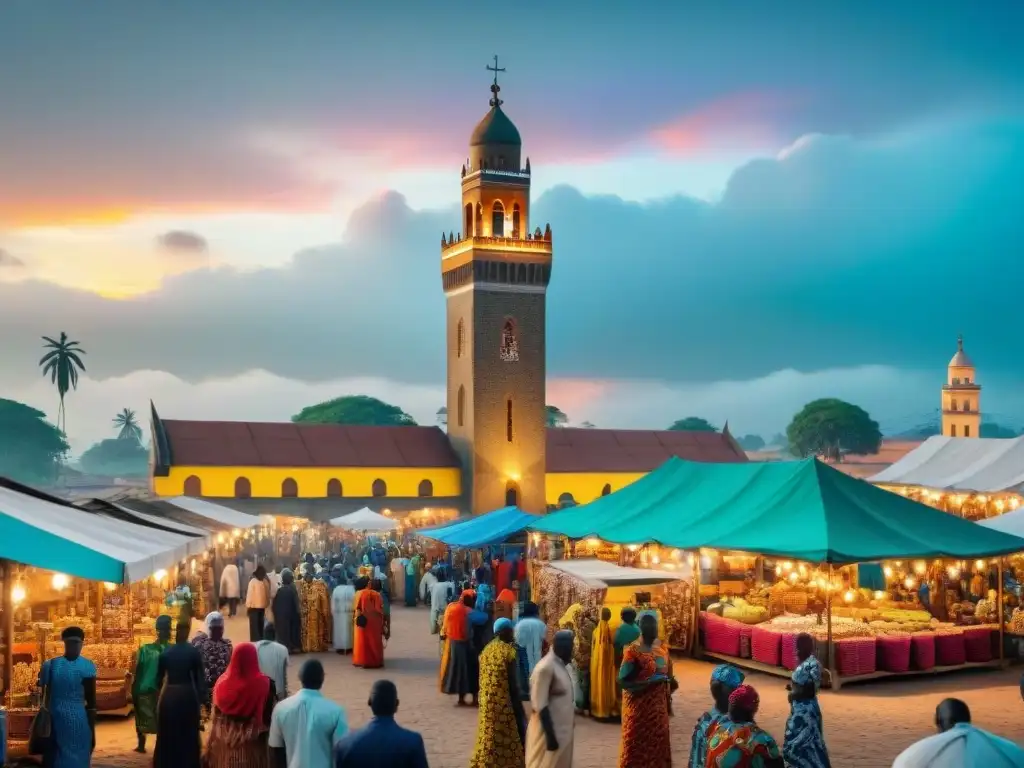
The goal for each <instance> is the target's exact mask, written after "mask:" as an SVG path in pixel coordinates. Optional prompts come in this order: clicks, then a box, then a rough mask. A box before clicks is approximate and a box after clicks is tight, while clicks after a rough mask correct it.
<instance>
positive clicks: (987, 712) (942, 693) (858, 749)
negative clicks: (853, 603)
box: [93, 607, 1024, 768]
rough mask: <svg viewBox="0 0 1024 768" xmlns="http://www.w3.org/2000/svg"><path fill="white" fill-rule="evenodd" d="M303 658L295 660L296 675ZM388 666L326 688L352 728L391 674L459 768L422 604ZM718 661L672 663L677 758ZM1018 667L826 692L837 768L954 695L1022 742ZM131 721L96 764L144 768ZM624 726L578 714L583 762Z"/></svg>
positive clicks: (353, 673)
mask: <svg viewBox="0 0 1024 768" xmlns="http://www.w3.org/2000/svg"><path fill="white" fill-rule="evenodd" d="M247 633H248V629H247V624H246V622H245V620H244V618H242V617H238V618H236V619H233V620H229V622H228V634H229V636H230V637H232V638H233V639H234V640H235V641H236V642H240V641H244V640H246V639H247ZM302 658H303V657H295V658H294V659H293V668H292V670H291V677H292V679H293V680H294V679H295V675H296V673H297V670H298V665H299V664H301V663H302ZM385 658H386V666H385V668H384V669H383V670H373V671H367V670H362V669H355V668H354V667H352V665H351V662H350V660H349V659H348V658H346V657H341V656H337V655H335V654H323V655H321V659H322V661H323V663H324V665H325V667H326V670H327V680H326V683H325V685H324V693H325V694H326V695H327V696H329V697H331V698H332V699H334V700H335V701H337V702H339V703H340V704H342V705H343V706H344V707H345V708H346V709H347V711H348V717H349V722H350V724H351V726H352V727H358V726H360V725H362V724H363V723H364V722H366V720H367V719H368V718H369V716H370V712H369V709H368V707H367V703H366V699H367V694H368V693H369V690H370V686H371V684H372V683H373V681H374V680H376V679H378V678H381V677H387V678H390V679H391V680H393V681H394V682H395V683H396V684H397V685H398V691H399V697H400V701H401V703H400V708H399V713H398V720H399V722H400V723H401V724H402V725H403V726H405V727H406V728H412V729H414V730H417V731H419V732H420V733H421V734H423V738H424V740H425V741H426V745H427V754H428V757H429V759H430V765H431V766H432V767H433V768H462V767H463V766H465V765H467V763H468V762H469V756H470V753H471V752H472V749H473V742H474V739H475V734H476V713H475V711H473V710H469V709H456V708H455V707H454V706H453V701H452V700H451V699H450V698H448V697H446V696H443V695H441V694H440V693H439V692H438V690H437V664H438V649H437V639H436V637H435V636H433V635H430V634H429V630H428V628H427V611H426V609H424V608H416V609H413V608H404V607H396V608H395V609H394V610H393V631H392V638H391V642H390V644H389V645H388V648H387V651H386V652H385ZM711 669H712V665H711V664H710V663H706V662H698V661H691V660H686V659H678V660H677V661H676V664H675V670H676V675H677V676H678V678H679V681H680V689H679V691H678V692H677V694H676V696H675V699H674V707H675V718H674V720H673V722H672V746H673V752H674V764H675V765H676V766H684V765H685V764H686V759H687V755H688V752H689V743H690V734H691V732H692V729H693V723H694V721H695V720H696V718H697V717H698V715H699V714H700V713H701V712H703V711H704V710H705V709H706V708H707V706H709V704H710V702H709V700H708V699H709V697H708V693H707V688H708V678H709V676H710V673H711ZM1019 676H1020V670H1019V669H1016V670H1013V669H1011V670H1007V671H1003V672H996V671H987V672H967V673H963V674H952V675H945V676H940V677H934V678H922V677H917V678H908V679H905V680H901V681H890V682H871V683H865V684H862V685H851V686H848V687H844V688H843V689H842V691H840V692H838V693H831V692H827V691H826V692H823V693H822V695H821V707H822V709H823V710H824V715H825V734H826V739H827V742H828V747H829V752H830V753H831V757H832V764H833V765H834V766H837V768H885V767H886V766H889V765H891V763H892V760H893V759H894V758H895V756H896V755H897V754H898V753H899V752H900V751H901V750H902V749H904V748H905V747H906V746H907V745H909V744H910V743H911V742H913V741H915V740H916V739H918V738H920V737H922V736H926V735H929V734H930V733H932V732H933V728H934V726H933V725H932V721H933V715H934V710H935V705H936V704H937V703H938V702H939V701H940V700H941V699H943V698H945V697H947V696H956V697H958V698H961V699H963V700H965V701H966V702H967V703H968V704H969V705H970V707H971V711H972V713H973V716H974V717H973V719H974V722H975V724H977V725H979V726H980V727H982V728H986V729H988V730H991V731H994V732H996V733H998V734H1000V735H1002V736H1005V737H1007V738H1012V739H1016V740H1018V741H1021V740H1022V739H1024V729H1022V728H1021V726H1020V722H1021V713H1022V710H1024V703H1022V702H1021V698H1020V691H1019V687H1018V678H1019ZM748 682H751V683H752V684H753V685H754V686H755V687H756V688H757V690H758V692H759V693H760V695H761V712H760V718H759V721H760V724H761V725H762V726H763V727H765V728H767V729H768V731H769V732H770V733H771V734H772V735H773V736H775V737H776V738H777V739H778V740H779V741H780V742H781V741H782V736H783V732H784V730H785V722H786V714H787V704H786V692H785V689H784V681H783V680H781V679H779V678H773V677H769V676H765V675H759V674H753V675H751V676H749V677H748ZM133 728H134V726H133V725H132V724H131V722H130V721H125V720H120V721H107V722H103V723H101V725H100V727H99V732H98V734H97V736H98V738H97V741H98V745H97V749H96V754H95V757H94V760H93V765H94V766H95V767H96V768H142V767H143V766H147V767H148V766H149V765H150V758H149V757H148V756H142V755H137V754H135V753H134V752H132V749H133V747H134V746H135V737H134V731H133ZM618 745H619V727H618V726H617V725H608V724H602V723H597V722H594V721H592V720H589V719H587V718H583V717H578V718H577V720H576V753H575V765H576V766H577V768H589V767H590V766H594V768H597V766H614V765H615V764H616V762H615V761H616V760H617V755H618Z"/></svg>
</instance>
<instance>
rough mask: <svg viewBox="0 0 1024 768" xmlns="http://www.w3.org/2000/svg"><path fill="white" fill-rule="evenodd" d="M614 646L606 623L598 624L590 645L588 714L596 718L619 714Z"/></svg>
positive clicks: (609, 628) (610, 629)
mask: <svg viewBox="0 0 1024 768" xmlns="http://www.w3.org/2000/svg"><path fill="white" fill-rule="evenodd" d="M617 674H618V670H617V669H616V668H615V644H614V643H613V642H612V628H611V625H610V624H609V623H608V622H607V621H601V622H598V624H597V628H596V629H595V630H594V634H593V641H592V642H591V644H590V714H591V715H593V716H594V717H598V718H609V717H617V716H618V714H619V705H618V696H617V694H616V680H615V678H616V677H617Z"/></svg>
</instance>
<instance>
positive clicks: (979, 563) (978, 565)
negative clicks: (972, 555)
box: [974, 560, 985, 571]
mask: <svg viewBox="0 0 1024 768" xmlns="http://www.w3.org/2000/svg"><path fill="white" fill-rule="evenodd" d="M974 568H975V570H978V571H983V570H985V561H984V560H975V561H974Z"/></svg>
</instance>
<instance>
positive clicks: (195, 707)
mask: <svg viewBox="0 0 1024 768" xmlns="http://www.w3.org/2000/svg"><path fill="white" fill-rule="evenodd" d="M190 629H191V626H190V625H189V624H178V630H177V635H176V637H175V641H174V645H172V646H170V647H169V648H168V649H167V650H166V651H164V652H163V654H162V655H161V656H160V659H159V662H158V669H157V681H156V688H157V690H159V691H161V693H160V703H159V705H158V708H157V726H156V746H155V747H154V748H153V768H200V764H201V763H200V753H201V745H200V741H199V730H200V725H199V724H200V721H201V715H200V711H201V704H202V702H203V701H204V700H205V698H206V680H205V678H204V676H203V660H202V658H201V657H200V655H199V651H198V650H197V649H196V647H195V646H194V645H192V644H191V643H189V641H188V633H189V630H190Z"/></svg>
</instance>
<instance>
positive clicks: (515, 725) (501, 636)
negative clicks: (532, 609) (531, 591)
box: [469, 619, 526, 768]
mask: <svg viewBox="0 0 1024 768" xmlns="http://www.w3.org/2000/svg"><path fill="white" fill-rule="evenodd" d="M493 632H494V639H493V640H491V641H490V642H489V643H488V644H487V647H486V648H484V651H483V653H481V654H480V716H479V719H478V721H477V729H476V746H475V748H474V749H473V755H472V757H471V758H470V760H469V766H470V768H521V766H522V765H523V761H524V759H525V758H524V754H523V740H524V738H525V736H526V719H525V716H524V713H523V704H522V697H521V696H520V695H519V691H518V688H517V683H516V677H517V675H516V649H515V646H514V645H513V644H512V622H511V621H509V620H508V619H498V620H497V621H496V622H494V629H493Z"/></svg>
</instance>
